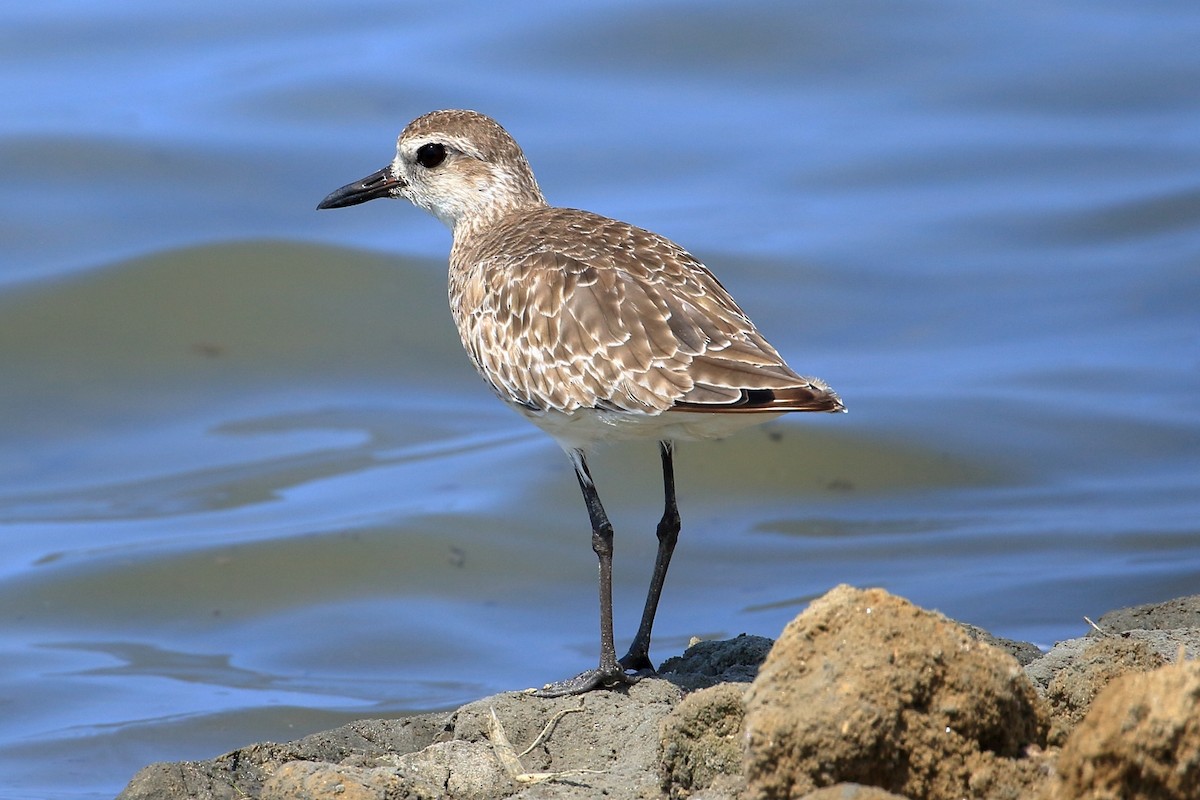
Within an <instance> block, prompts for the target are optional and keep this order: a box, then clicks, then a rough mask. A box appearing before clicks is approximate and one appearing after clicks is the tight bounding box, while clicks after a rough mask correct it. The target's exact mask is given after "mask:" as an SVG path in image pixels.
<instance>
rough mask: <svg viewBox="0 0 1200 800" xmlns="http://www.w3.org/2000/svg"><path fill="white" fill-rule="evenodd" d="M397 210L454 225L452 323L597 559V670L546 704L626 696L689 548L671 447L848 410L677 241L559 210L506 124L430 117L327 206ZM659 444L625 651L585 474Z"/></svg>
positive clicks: (563, 685)
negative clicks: (593, 463)
mask: <svg viewBox="0 0 1200 800" xmlns="http://www.w3.org/2000/svg"><path fill="white" fill-rule="evenodd" d="M379 197H390V198H397V199H399V198H403V199H405V200H408V201H410V202H412V203H413V204H414V205H416V206H419V207H420V208H423V209H425V210H426V211H428V212H430V213H431V214H433V215H434V216H435V217H437V218H438V219H440V220H441V221H442V222H444V223H445V224H446V225H448V226H449V227H450V230H451V231H452V232H453V234H454V243H453V245H452V247H451V249H450V280H449V284H450V286H449V294H450V311H451V313H452V314H453V316H454V322H455V324H456V325H457V326H458V332H459V335H460V336H461V337H462V343H463V347H464V348H466V351H467V355H468V356H469V357H470V359H471V363H473V364H474V365H475V368H476V369H477V370H478V371H479V374H480V375H482V376H483V378H484V380H486V381H487V383H488V385H489V386H491V388H492V391H494V392H495V393H496V394H497V395H498V396H499V397H500V399H501V400H503V401H504V402H506V403H508V404H509V405H510V406H511V407H512V408H514V409H516V410H517V411H518V412H520V413H521V414H522V415H524V416H525V417H526V418H527V419H528V420H530V421H531V422H533V423H534V424H535V425H538V426H539V427H541V428H542V429H543V430H545V431H546V432H547V433H549V434H550V435H551V436H553V437H554V438H555V439H556V440H557V441H558V443H559V445H560V446H561V447H562V448H563V449H564V450H565V451H566V453H567V455H568V456H569V457H570V459H571V463H572V465H573V466H574V468H575V476H576V478H578V480H579V488H580V489H581V490H582V492H583V499H584V502H585V503H586V505H587V512H588V517H589V519H590V521H591V526H592V549H593V550H594V551H595V553H596V556H597V557H598V558H599V561H600V579H599V584H600V663H599V665H598V666H597V667H596V668H595V669H593V670H588V671H586V672H584V673H582V674H580V675H577V676H576V677H574V678H571V679H568V680H565V681H561V682H558V683H553V684H547V685H546V686H545V687H544V688H543V689H542V690H541V691H540V692H539V694H541V695H543V696H548V697H554V696H561V695H568V694H577V693H581V692H586V691H588V690H591V689H595V688H598V687H602V686H604V687H607V686H616V685H620V684H628V683H632V682H634V681H635V680H637V678H638V674H631V673H645V672H648V671H653V665H652V664H651V662H650V634H651V629H652V627H653V625H654V615H655V612H656V610H657V608H658V602H659V597H660V595H661V593H662V588H663V581H664V579H665V578H666V574H667V567H668V565H669V564H670V561H671V553H672V552H673V550H674V549H675V542H676V540H677V538H678V536H679V527H680V524H679V512H678V509H677V508H676V504H675V476H674V465H673V454H674V444H673V443H674V442H675V441H676V440H678V439H711V438H718V437H721V436H725V435H727V434H729V433H732V432H734V431H736V430H738V429H739V428H743V427H746V426H748V425H754V424H758V423H761V422H766V421H767V420H770V419H774V418H775V417H778V416H779V415H780V414H783V413H786V412H789V411H833V412H836V411H844V410H845V408H844V407H843V405H842V402H841V400H840V399H839V398H838V396H837V394H836V393H835V392H834V391H833V390H832V389H831V388H830V387H829V386H827V385H826V384H825V383H824V382H823V381H821V380H819V379H817V378H806V377H803V376H801V375H799V374H797V373H796V372H794V371H792V369H791V368H790V367H788V365H787V364H786V363H784V360H783V359H782V358H781V357H780V355H779V353H778V352H776V350H775V348H774V347H772V346H771V345H770V344H768V343H767V340H766V339H764V338H763V336H762V334H760V333H759V332H758V329H757V328H755V327H754V323H752V322H751V321H750V319H749V318H748V317H747V316H746V314H745V313H744V312H743V311H742V310H741V308H739V307H738V305H737V303H735V302H734V300H733V298H732V297H730V296H729V293H728V292H727V291H725V288H724V287H723V286H722V285H721V284H720V282H719V281H718V280H717V279H716V277H714V276H713V274H712V273H711V272H709V270H708V269H707V268H706V267H705V266H704V265H703V264H701V263H700V262H699V261H698V260H696V259H695V258H694V257H693V256H692V255H691V254H690V253H688V252H687V251H686V250H684V249H683V248H682V247H680V246H679V245H677V244H675V243H674V242H672V241H670V240H668V239H666V238H664V237H662V236H659V235H658V234H656V233H652V232H650V231H647V230H643V229H642V228H638V227H635V226H633V225H630V224H628V223H625V222H618V221H617V220H614V219H609V218H607V217H602V216H600V215H598V214H592V213H590V212H587V211H579V210H576V209H572V208H557V207H554V206H551V205H549V204H548V203H547V202H546V199H545V198H544V197H543V196H542V191H541V189H540V188H539V187H538V183H537V181H536V180H535V179H534V177H533V171H532V170H531V169H530V167H529V162H528V161H526V159H525V155H524V153H523V152H522V151H521V148H520V147H519V146H518V145H517V143H516V141H515V140H514V139H513V137H512V136H510V135H509V133H508V131H506V130H505V129H504V128H502V127H501V126H500V125H499V124H498V123H497V122H496V121H495V120H492V119H491V118H489V117H486V116H484V115H483V114H479V113H477V112H474V111H461V110H451V111H434V112H432V113H429V114H426V115H424V116H422V117H418V118H417V119H415V120H413V121H412V122H411V123H409V124H408V126H407V127H406V128H405V129H404V131H403V132H402V133H401V134H400V137H399V139H398V140H397V143H396V157H395V159H394V160H393V161H392V162H391V163H390V164H388V165H387V166H386V167H384V168H383V169H381V170H379V171H378V172H375V173H372V174H371V175H368V176H367V177H366V178H363V179H362V180H360V181H356V182H355V183H351V184H348V185H346V186H343V187H342V188H340V189H338V190H336V191H335V192H333V193H332V194H330V195H329V196H328V197H326V198H325V199H324V200H322V201H321V203H320V205H318V206H317V208H342V207H345V206H352V205H356V204H358V203H363V202H366V201H367V200H374V199H376V198H379ZM632 439H652V440H655V441H657V442H658V445H659V454H660V456H661V459H662V473H663V486H664V495H665V503H664V510H663V515H662V519H661V520H660V521H659V523H658V531H657V533H658V553H657V556H656V557H655V563H654V572H653V576H652V578H651V581H650V589H649V591H648V593H647V595H646V605H645V609H644V611H643V613H642V621H641V624H640V625H639V627H638V630H637V633H636V635H635V636H634V638H633V643H632V644H631V645H630V648H629V652H628V653H626V654H625V656H623V657H622V658H620V659H618V658H617V655H616V649H615V647H614V644H613V621H612V552H613V529H612V525H611V524H610V523H609V521H608V516H607V515H606V513H605V511H604V506H602V505H601V503H600V496H599V494H597V491H596V484H595V482H594V481H593V480H592V475H591V472H590V471H589V470H588V464H587V454H588V453H589V452H591V451H592V449H593V448H594V447H596V446H597V445H600V444H602V443H604V442H609V441H618V440H632Z"/></svg>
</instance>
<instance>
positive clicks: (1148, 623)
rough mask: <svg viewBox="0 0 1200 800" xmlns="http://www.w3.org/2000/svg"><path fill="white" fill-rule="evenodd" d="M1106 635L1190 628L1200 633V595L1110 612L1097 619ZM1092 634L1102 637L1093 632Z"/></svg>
mask: <svg viewBox="0 0 1200 800" xmlns="http://www.w3.org/2000/svg"><path fill="white" fill-rule="evenodd" d="M1096 626H1097V627H1098V628H1100V631H1103V632H1105V633H1120V632H1121V631H1133V630H1142V631H1165V630H1177V629H1180V628H1190V629H1192V630H1200V594H1193V595H1190V596H1188V597H1177V598H1175V599H1173V600H1167V601H1165V602H1162V603H1147V604H1145V605H1141V606H1133V607H1131V608H1119V609H1117V610H1115V611H1109V612H1108V613H1107V614H1104V615H1103V616H1101V617H1100V619H1098V620H1096ZM1089 635H1093V636H1094V635H1100V634H1099V632H1098V631H1095V630H1093V631H1092V632H1091V634H1089Z"/></svg>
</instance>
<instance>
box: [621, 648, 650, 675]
mask: <svg viewBox="0 0 1200 800" xmlns="http://www.w3.org/2000/svg"><path fill="white" fill-rule="evenodd" d="M617 663H619V664H620V665H621V666H622V667H624V668H625V669H626V671H628V672H636V673H638V674H639V675H656V674H658V671H657V670H656V669H654V664H653V663H652V662H651V661H650V655H649V654H648V653H635V652H633V651H632V650H630V651H629V652H628V653H626V654H625V655H623V656H621V657H620V658H619V659H618V660H617Z"/></svg>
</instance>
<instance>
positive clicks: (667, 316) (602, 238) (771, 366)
mask: <svg viewBox="0 0 1200 800" xmlns="http://www.w3.org/2000/svg"><path fill="white" fill-rule="evenodd" d="M548 211H557V212H567V214H568V216H567V217H566V218H565V219H564V218H561V217H560V218H557V219H550V220H549V221H545V222H542V223H541V224H540V225H539V226H537V228H536V229H530V230H527V231H526V235H525V236H522V237H520V239H521V240H522V241H525V242H527V243H529V246H527V247H525V248H524V249H520V250H518V251H516V252H517V255H516V257H514V251H513V247H512V244H513V239H512V238H511V235H510V237H509V239H508V241H507V243H506V251H505V254H504V257H503V258H501V257H499V255H498V254H493V255H492V257H484V258H481V259H479V260H476V261H474V263H473V264H472V266H471V268H470V269H469V273H470V275H469V277H468V280H467V282H466V283H467V284H468V288H467V290H466V294H467V295H469V296H468V297H465V298H464V300H465V304H464V305H465V306H466V307H469V311H470V313H469V317H464V318H463V319H462V320H460V332H461V333H462V335H463V342H464V344H465V345H466V346H467V349H468V352H469V353H470V354H471V356H472V359H473V360H474V361H475V363H476V366H477V367H478V368H479V370H480V372H481V373H482V374H483V375H484V377H486V378H487V379H488V380H489V381H490V382H491V383H492V384H493V386H494V387H495V388H496V391H497V392H498V393H499V394H500V395H501V396H502V397H505V398H506V399H508V400H510V401H511V402H514V403H517V404H520V405H523V406H526V407H528V408H530V409H538V410H546V409H557V410H563V411H571V410H574V409H577V408H608V409H613V410H625V411H637V412H645V413H652V414H653V413H659V412H663V411H672V410H673V411H709V412H716V411H767V410H773V411H790V410H797V411H799V410H812V411H816V410H822V411H832V410H840V408H841V404H840V402H839V401H838V399H837V396H836V394H834V393H833V392H832V390H830V389H829V388H828V387H827V386H825V385H824V384H823V383H822V382H820V381H818V380H816V379H812V378H804V377H802V376H800V375H798V374H796V373H795V372H794V371H792V369H791V368H789V367H788V366H787V364H786V363H784V361H783V359H782V358H781V357H780V356H779V353H778V352H776V350H775V348H773V347H772V346H771V345H770V344H769V343H768V342H767V341H766V339H764V338H763V337H762V335H761V334H760V333H759V332H758V330H757V329H756V328H755V327H754V324H753V323H752V322H751V321H750V320H749V318H747V317H746V315H745V314H744V313H743V312H742V310H741V309H740V308H739V307H738V305H737V303H735V302H734V300H733V298H732V297H730V295H729V293H728V292H727V291H726V290H725V288H724V287H723V286H722V285H721V284H720V282H719V281H718V280H717V279H716V277H714V276H713V274H712V273H711V272H709V270H708V269H707V268H705V267H704V265H703V264H701V263H700V262H699V261H697V260H696V259H695V258H693V257H692V256H691V255H689V254H688V253H687V252H686V251H685V250H683V249H682V248H680V247H679V246H678V245H676V244H674V243H673V242H671V241H670V240H668V239H665V238H663V237H661V236H658V235H657V234H653V233H650V232H649V231H645V230H642V229H640V228H636V227H634V226H631V225H628V224H626V223H622V222H617V221H615V220H610V219H606V218H604V217H598V216H596V215H592V214H586V213H585V212H569V211H568V210H566V209H548ZM552 223H557V224H552ZM584 228H585V229H584ZM510 234H511V231H510ZM581 234H582V235H581ZM580 242H586V244H585V245H581V244H580ZM479 255H483V254H482V253H480V254H479ZM472 283H473V284H474V287H471V286H470V284H472ZM452 291H454V290H453V288H452Z"/></svg>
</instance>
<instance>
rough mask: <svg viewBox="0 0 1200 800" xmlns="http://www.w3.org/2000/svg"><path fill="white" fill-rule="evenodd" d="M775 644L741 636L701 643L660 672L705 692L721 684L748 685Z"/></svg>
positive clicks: (763, 639) (664, 665)
mask: <svg viewBox="0 0 1200 800" xmlns="http://www.w3.org/2000/svg"><path fill="white" fill-rule="evenodd" d="M773 644H775V642H773V641H771V640H770V639H767V638H766V637H763V636H747V635H746V634H744V633H743V634H741V635H740V636H738V637H736V638H734V639H726V640H723V641H708V642H706V641H700V642H696V643H695V644H693V645H691V646H690V647H688V649H687V650H685V651H684V653H683V655H681V656H673V657H671V658H668V659H667V660H666V661H664V662H663V663H662V666H661V667H659V668H658V672H659V674H660V675H662V676H663V677H665V678H668V679H669V680H671V681H672V682H673V683H675V684H676V685H678V686H680V687H682V688H684V689H688V690H691V689H704V688H707V687H709V686H716V685H717V684H718V683H749V682H750V681H752V680H754V676H755V675H757V674H758V668H759V666H761V665H762V662H763V661H764V660H765V659H766V657H767V653H769V652H771V645H773Z"/></svg>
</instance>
